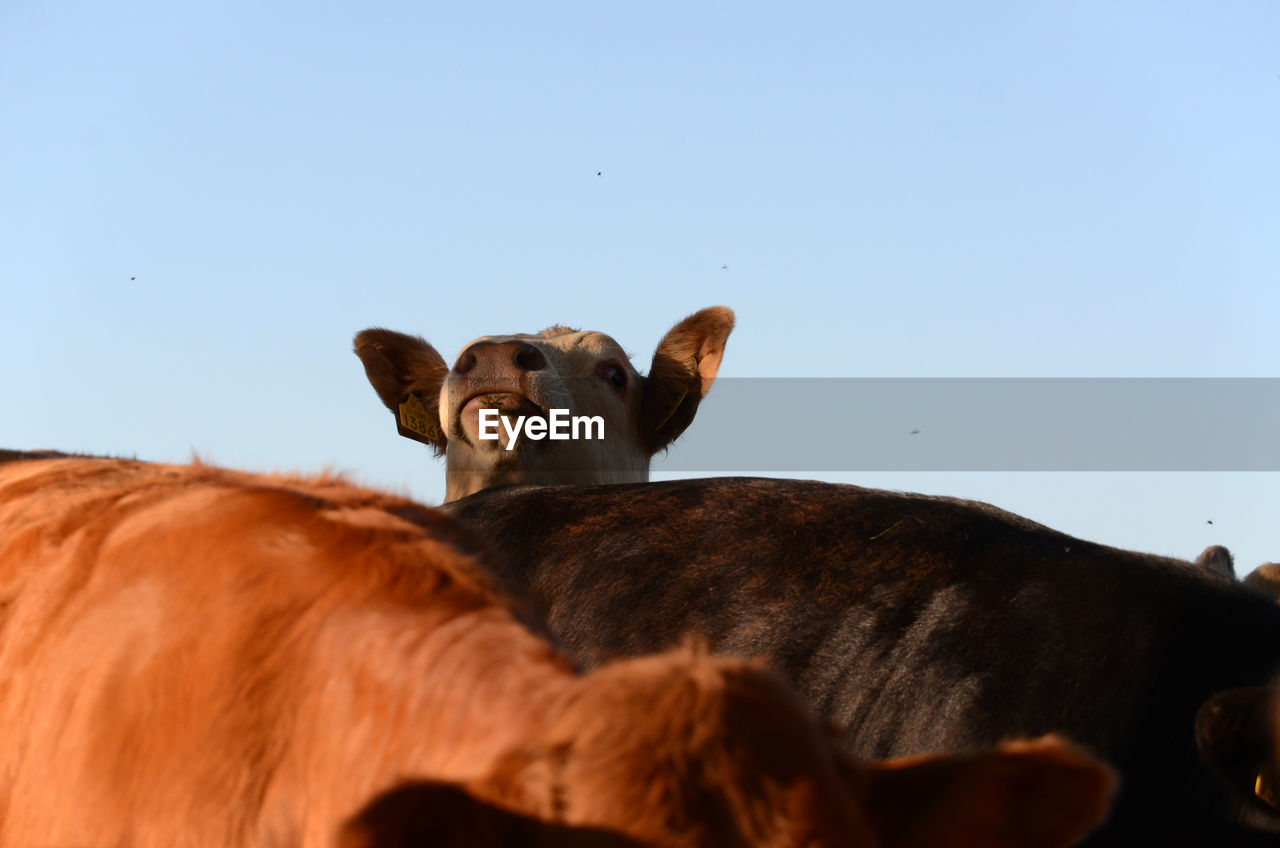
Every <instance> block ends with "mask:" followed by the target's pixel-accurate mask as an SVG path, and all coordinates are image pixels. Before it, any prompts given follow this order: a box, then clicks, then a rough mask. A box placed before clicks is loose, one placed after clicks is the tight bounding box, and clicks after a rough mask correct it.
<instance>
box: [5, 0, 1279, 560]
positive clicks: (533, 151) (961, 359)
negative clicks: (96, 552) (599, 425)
mask: <svg viewBox="0 0 1280 848" xmlns="http://www.w3.org/2000/svg"><path fill="white" fill-rule="evenodd" d="M615 6H618V8H615ZM0 115H3V121H2V123H0V161H3V162H4V163H5V164H4V166H3V167H0V197H3V200H2V201H0V287H2V293H3V298H2V300H0V303H3V306H0V445H3V446H6V447H15V448H56V449H61V450H70V451H84V452H91V453H101V454H110V455H124V456H137V457H139V458H143V459H150V460H159V461H173V462H183V461H187V460H188V459H190V458H191V457H192V455H193V454H198V455H199V456H200V457H202V458H204V459H205V460H207V461H210V462H215V463H218V464H225V465H230V466H235V467H241V468H248V469H255V470H272V469H283V470H302V471H318V470H321V469H337V470H342V471H346V472H348V473H349V474H350V475H351V476H352V477H353V478H354V479H356V480H357V481H359V482H362V483H366V484H370V485H376V486H380V487H383V488H389V489H392V490H395V491H398V492H404V493H409V494H411V495H413V496H415V497H417V498H419V499H421V500H424V501H426V502H429V503H436V502H439V501H440V500H441V498H442V497H443V493H444V471H443V465H442V463H441V461H439V460H435V459H433V458H432V457H431V456H430V452H429V451H428V450H427V449H426V448H425V447H423V446H422V445H419V444H417V443H414V442H410V441H408V440H405V439H401V438H399V437H398V436H397V435H396V432H395V426H394V422H393V420H392V418H391V415H390V413H389V412H388V411H387V410H386V409H385V408H383V407H382V406H381V404H380V403H379V402H378V400H377V398H376V397H375V395H374V393H373V391H372V389H371V388H370V387H369V385H368V383H367V382H366V380H365V377H364V373H363V370H362V368H361V367H360V364H359V362H358V360H356V358H355V357H354V355H352V353H351V338H352V336H353V335H354V334H355V333H356V332H357V331H358V330H360V329H363V328H365V327H370V326H384V327H391V328H393V329H398V330H402V331H406V332H412V333H417V334H421V335H423V336H425V337H426V338H427V339H428V340H429V341H431V342H432V343H433V344H434V345H435V346H436V347H437V348H438V349H439V350H441V351H442V352H443V353H444V354H445V356H446V358H450V357H452V356H453V355H454V354H456V352H457V351H458V350H459V349H460V348H461V347H462V346H463V345H464V344H465V343H466V342H467V341H469V340H471V339H473V338H475V337H477V336H480V335H485V334H493V333H509V332H536V331H537V330H539V329H541V328H543V327H545V326H548V325H551V324H557V323H560V324H569V325H572V326H578V327H584V328H591V329H597V330H602V331H605V332H608V333H610V334H611V335H613V336H614V337H615V338H616V339H618V341H619V342H621V343H622V345H623V346H624V347H625V348H626V349H627V350H628V351H630V352H632V354H633V357H634V362H635V364H636V365H637V367H639V368H640V369H641V370H642V371H643V370H647V367H648V361H649V359H650V357H651V356H652V351H653V348H654V346H655V345H656V344H657V342H658V340H659V339H660V338H661V337H662V335H663V333H665V332H666V330H667V329H669V328H670V327H671V326H672V325H673V324H674V323H675V322H676V321H678V320H679V319H680V318H682V317H683V316H685V315H688V314H689V313H691V312H693V311H695V310H696V309H699V308H701V307H704V306H710V305H714V304H724V305H727V306H730V307H732V308H733V309H734V310H735V312H736V314H737V328H736V329H735V331H734V333H733V336H732V337H731V339H730V341H729V345H728V349H727V353H726V356H725V360H724V364H723V367H722V369H721V372H720V373H721V377H722V378H723V379H735V378H764V377H767V378H784V377H821V378H840V377H1026V378H1038V377H1089V378H1092V377H1099V378H1104V377H1210V378H1212V377H1280V367H1278V362H1277V360H1278V357H1280V353H1277V347H1276V345H1275V343H1274V340H1273V337H1272V332H1273V329H1274V324H1275V319H1276V316H1277V315H1278V314H1280V247H1278V245H1280V238H1278V237H1277V236H1278V234H1280V157H1277V151H1280V5H1277V4H1275V3H1274V2H1271V0H1256V2H1225V3H1216V4H1208V3H1188V2H1160V3H1155V2H1140V1H1139V0H1135V2H1125V3H1114V2H1103V1H1102V0H1084V1H1083V2H1078V3H1071V4H1053V5H1052V6H1051V5H1050V4H1027V3H1017V2H972V3H966V4H954V3H942V2H910V0H908V2H901V3H892V4H891V3H880V2H877V3H807V2H796V3H787V4H781V3H776V4H775V3H763V2H754V0H738V1H737V2H708V3H698V2H681V3H668V2H650V3H646V4H627V5H626V7H621V4H598V3H558V2H546V3H538V4H529V3H508V2H489V3H485V4H461V3H451V4H440V3H432V2H426V3H424V2H419V3H402V2H366V3H360V4H354V3H350V4H339V3H324V2H314V0H313V2H308V3H305V4H304V3H294V2H281V3H270V2H258V0H255V2H252V3H248V2H227V0H218V2H216V3H204V2H192V3H146V2H132V0H120V2H115V3H111V4H102V3H69V2H68V3H64V2H57V1H56V0H52V2H28V0H10V2H6V3H4V4H2V5H0ZM715 397H716V396H715V392H714V389H713V392H712V394H711V396H710V397H709V398H708V400H707V401H706V402H707V403H708V404H711V403H714V402H715ZM808 412H810V411H809V410H803V409H795V410H776V409H774V410H761V411H760V418H759V420H757V421H754V422H746V423H745V424H744V426H753V427H758V428H761V429H762V431H763V432H768V427H769V425H768V420H769V417H770V416H773V415H803V414H807V413H808ZM1278 423H1280V422H1278ZM697 426H698V422H696V421H695V422H694V424H693V427H695V428H696V427H697ZM1232 426H1233V422H1231V421H1229V420H1226V421H1223V422H1222V431H1221V433H1220V434H1217V435H1218V437H1220V438H1223V439H1230V438H1231V432H1232ZM664 461H666V462H669V460H663V459H661V458H660V459H659V460H658V461H657V462H656V463H655V466H654V468H655V477H656V478H664V479H665V478H668V477H672V476H683V475H682V474H681V473H680V472H679V471H678V470H676V471H666V472H664V471H663V470H662V469H663V463H664ZM753 470H754V469H753V468H752V467H751V456H750V455H744V456H743V466H742V468H741V472H742V473H750V472H752V471H753ZM803 476H806V477H813V478H820V479H831V480H837V481H841V482H853V483H860V484H863V485H872V486H878V487H884V488H893V489H905V490H910V491H928V492H936V493H941V494H949V495H955V496H960V497H970V498H976V499H980V500H986V501H988V502H991V503H995V504H997V505H999V506H1001V507H1004V508H1006V509H1010V510H1012V511H1014V512H1018V513H1021V514H1024V515H1027V516H1029V517H1031V518H1034V519H1036V520H1038V521H1041V522H1043V523H1046V524H1049V525H1050V526H1053V527H1056V528H1058V529H1061V530H1064V531H1067V532H1070V533H1072V534H1075V535H1077V536H1081V537H1084V538H1087V539H1091V540H1094V541H1099V542H1104V543H1107V544H1112V545H1117V546H1121V547H1128V548H1135V549H1139V550H1145V551H1152V552H1157V553H1165V554H1172V555H1176V556H1181V557H1193V556H1194V555H1195V554H1196V553H1198V552H1199V551H1200V550H1201V549H1202V548H1203V547H1205V546H1206V545H1209V544H1225V545H1227V546H1228V547H1229V548H1231V549H1232V551H1233V552H1234V553H1235V554H1236V557H1237V570H1238V571H1240V572H1242V573H1243V572H1246V571H1248V570H1250V569H1251V568H1253V567H1254V566H1256V565H1257V564H1259V563H1261V562H1263V561H1267V560H1271V559H1280V532H1277V530H1276V516H1277V513H1280V474H1277V473H1263V472H1197V473H1180V472H1173V471H1166V472H1147V473H1118V472H1113V473H1081V472H1058V473H1034V472H1018V473H995V472H987V473H967V472H966V473H961V472H947V473H942V472H937V473H933V472H910V473H907V472H892V471H878V472H875V473H857V472H848V471H847V470H844V469H840V468H833V469H829V470H823V469H818V470H813V469H807V470H805V471H804V473H803ZM1210 522H1212V523H1210Z"/></svg>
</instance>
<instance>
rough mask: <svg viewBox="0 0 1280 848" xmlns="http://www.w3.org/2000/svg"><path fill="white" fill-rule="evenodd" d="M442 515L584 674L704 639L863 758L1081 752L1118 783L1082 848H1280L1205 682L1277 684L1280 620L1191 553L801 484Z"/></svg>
mask: <svg viewBox="0 0 1280 848" xmlns="http://www.w3.org/2000/svg"><path fill="white" fill-rule="evenodd" d="M449 508H450V509H451V510H452V511H453V512H454V513H455V514H457V515H460V516H462V517H464V518H466V519H468V520H469V521H471V522H473V523H474V524H475V525H477V526H478V527H480V528H481V529H482V530H484V531H485V532H486V533H487V534H489V535H490V536H491V538H492V539H493V541H495V542H496V544H497V546H498V547H499V548H500V549H502V550H503V551H504V552H505V554H506V555H507V557H508V558H509V565H508V566H506V567H507V568H509V569H510V571H509V573H508V574H507V575H506V576H507V577H508V578H510V579H512V580H513V581H514V582H515V583H516V584H518V585H520V586H522V587H523V588H524V590H525V591H526V592H527V594H528V596H529V597H530V599H531V600H532V601H533V603H534V606H535V607H537V608H538V609H539V610H541V611H542V612H543V613H544V614H545V615H546V617H547V619H548V620H549V623H550V625H551V628H552V630H553V631H554V632H555V633H556V635H557V636H558V637H559V638H560V639H561V640H562V641H563V642H564V643H565V644H566V645H567V646H568V647H569V649H570V650H571V651H572V652H573V653H574V654H575V655H576V657H577V658H578V659H579V660H580V661H583V662H584V663H586V664H588V665H593V664H596V663H599V662H602V661H604V660H606V659H608V658H610V657H614V656H620V655H621V656H630V655H638V654H646V653H652V652H655V651H659V650H662V649H663V648H666V647H669V646H672V645H675V644H677V643H680V642H681V641H682V640H686V639H688V638H689V637H690V636H693V637H694V638H696V639H700V640H705V642H706V643H707V644H708V645H709V646H710V648H711V649H712V650H713V651H715V652H718V653H725V654H744V655H748V656H761V657H766V658H768V660H769V661H770V662H771V663H772V664H773V665H774V666H775V667H776V668H777V669H778V670H780V671H781V672H782V673H783V674H784V675H785V676H786V677H787V678H789V679H790V680H791V681H792V683H793V684H794V685H795V686H796V687H797V688H798V689H799V691H800V692H801V693H802V695H803V697H804V698H805V700H807V701H808V703H809V705H810V706H811V707H812V708H813V709H814V710H815V711H816V712H817V713H818V714H819V715H820V716H821V717H822V718H825V719H826V720H828V721H830V722H831V723H832V724H833V725H834V726H835V727H836V728H837V729H838V730H839V731H841V732H843V733H844V734H845V736H844V739H845V746H846V747H847V748H848V750H849V751H851V752H853V753H856V754H858V755H860V756H862V757H867V758H882V757H889V756H903V755H909V754H915V753H919V752H925V751H932V750H951V751H975V750H978V749H980V748H984V747H987V746H990V745H992V744H994V743H996V742H998V741H999V740H1001V739H1005V738H1009V737H1015V736H1035V735H1039V734H1044V733H1050V732H1054V733H1060V734H1063V735H1065V736H1067V737H1069V738H1072V739H1075V740H1077V741H1079V742H1082V743H1083V744H1085V745H1086V746H1089V747H1091V748H1092V750H1094V751H1095V752H1096V753H1098V754H1100V755H1101V756H1103V757H1104V758H1106V759H1108V760H1110V761H1111V762H1112V763H1113V764H1114V765H1115V766H1116V767H1117V768H1118V770H1119V771H1120V774H1121V780H1122V791H1121V795H1120V798H1119V802H1118V804H1117V806H1116V808H1115V811H1114V814H1113V818H1112V820H1111V823H1110V825H1108V826H1106V827H1104V828H1103V829H1102V830H1101V831H1099V832H1098V833H1097V835H1096V836H1095V837H1094V839H1093V840H1091V841H1090V842H1089V843H1088V844H1091V845H1094V844H1096V845H1137V844H1155V843H1156V840H1160V841H1162V842H1164V844H1179V845H1181V844H1187V845H1192V844H1202V845H1214V846H1221V845H1253V844H1259V845H1261V844H1276V842H1277V840H1280V836H1277V835H1276V834H1275V833H1274V832H1273V833H1266V832H1265V831H1267V830H1271V831H1276V830H1280V815H1277V813H1276V812H1275V810H1273V809H1270V808H1267V807H1265V806H1264V805H1263V804H1261V803H1260V802H1258V801H1257V800H1256V799H1254V798H1253V785H1252V783H1251V782H1249V780H1250V778H1249V775H1248V774H1242V776H1241V777H1240V778H1239V779H1238V780H1236V781H1234V782H1233V783H1232V785H1231V786H1228V785H1227V783H1226V781H1225V780H1224V779H1223V778H1222V777H1220V776H1219V774H1224V775H1229V774H1230V769H1223V768H1216V769H1215V768H1211V767H1209V766H1208V765H1206V763H1205V762H1204V761H1203V759H1202V758H1201V756H1200V754H1199V753H1198V751H1197V747H1196V733H1197V729H1196V720H1197V711H1198V710H1199V709H1200V707H1201V706H1202V705H1203V704H1205V702H1206V701H1207V700H1208V699H1210V698H1211V697H1212V696H1213V695H1214V694H1215V693H1217V692H1219V691H1221V690H1225V689H1229V688H1234V687H1246V686H1266V685H1269V684H1271V683H1272V682H1273V672H1274V671H1275V670H1276V669H1277V668H1280V608H1277V606H1276V605H1275V604H1274V602H1271V601H1268V600H1266V599H1264V598H1262V597H1260V596H1257V595H1255V594H1254V593H1252V592H1250V591H1249V590H1247V589H1245V588H1243V587H1241V586H1239V585H1236V584H1232V583H1229V582H1227V581H1225V580H1222V579H1221V578H1220V577H1218V576H1216V575H1214V574H1211V573H1208V572H1207V570H1206V569H1203V568H1200V567H1197V566H1195V565H1193V564H1191V563H1188V562H1182V561H1178V560H1173V559H1166V558H1163V557H1157V556H1150V555H1144V554H1139V553H1133V552H1130V551H1123V550H1117V549H1115V548H1109V547H1104V546H1102V545H1096V544H1091V543H1089V542H1084V541H1081V540H1079V539H1075V538H1072V537H1070V536H1067V535H1064V534H1062V533H1059V532H1056V531H1054V530H1051V529H1049V528H1047V527H1044V526H1041V525H1039V524H1035V523H1033V522H1031V521H1028V520H1026V519H1023V518H1020V517H1018V516H1016V515H1012V514H1010V513H1007V512H1003V511H1001V510H998V509H995V508H994V507H991V506H988V505H986V504H981V503H977V502H973V501H963V500H955V499H948V498H936V497H926V496H921V495H910V494H902V493H897V492H887V491H877V490H871V489H863V488H858V487H854V486H838V485H828V484H822V483H813V482H804V481H794V480H774V479H752V478H716V479H702V480H683V481H675V482H667V483H647V484H635V485H632V484H628V485H612V486H611V485H601V486H559V487H546V488H535V487H517V488H508V489H497V490H490V491H485V492H480V493H478V494H475V495H472V496H470V497H468V498H464V499H462V500H460V501H457V502H455V503H453V504H450V505H449ZM1224 732H1225V733H1230V732H1231V730H1230V728H1228V730H1226V731H1224ZM1214 738H1217V737H1214ZM1218 749H1221V750H1228V749H1230V746H1229V745H1226V744H1225V743H1223V744H1221V745H1219V746H1218ZM1215 750H1217V749H1215ZM1209 754H1212V752H1208V754H1207V755H1209ZM1257 756H1258V757H1259V758H1260V760H1259V761H1261V760H1267V761H1268V762H1273V761H1274V759H1275V758H1276V752H1275V751H1269V752H1267V751H1261V752H1257ZM1273 764H1274V763H1273ZM1268 767H1271V766H1268ZM1237 771H1239V770H1238V769H1237ZM1245 771H1246V772H1247V771H1248V770H1247V769H1246V770H1245ZM1242 781H1243V782H1246V783H1248V785H1247V786H1244V785H1241V782H1242Z"/></svg>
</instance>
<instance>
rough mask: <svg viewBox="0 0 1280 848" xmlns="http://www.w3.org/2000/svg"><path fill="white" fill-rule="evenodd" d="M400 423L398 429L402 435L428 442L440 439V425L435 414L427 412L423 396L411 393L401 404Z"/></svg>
mask: <svg viewBox="0 0 1280 848" xmlns="http://www.w3.org/2000/svg"><path fill="white" fill-rule="evenodd" d="M398 423H399V425H400V426H399V427H398V428H397V429H399V431H400V435H402V436H406V437H408V438H410V439H416V440H417V441H419V442H427V443H428V444H430V443H432V442H438V441H440V425H439V423H437V422H436V420H435V416H433V415H431V414H430V413H429V412H427V408H426V406H424V405H423V403H422V398H420V397H418V396H417V395H409V397H408V399H407V400H405V402H404V403H402V404H400V415H399V419H398Z"/></svg>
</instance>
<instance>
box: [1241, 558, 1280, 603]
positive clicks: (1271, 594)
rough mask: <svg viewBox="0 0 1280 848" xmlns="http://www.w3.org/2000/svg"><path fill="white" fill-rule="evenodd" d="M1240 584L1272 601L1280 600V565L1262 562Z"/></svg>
mask: <svg viewBox="0 0 1280 848" xmlns="http://www.w3.org/2000/svg"><path fill="white" fill-rule="evenodd" d="M1241 582H1242V583H1244V585H1246V586H1248V587H1249V588H1250V589H1253V590H1254V591H1255V592H1258V593H1259V594H1262V595H1264V596H1265V597H1268V598H1271V599H1272V600H1273V601H1274V600H1280V563H1277V562H1264V563H1263V564H1262V565H1260V566H1258V567H1257V568H1255V569H1254V570H1253V571H1251V572H1249V573H1248V574H1246V575H1245V577H1244V580H1242V581H1241Z"/></svg>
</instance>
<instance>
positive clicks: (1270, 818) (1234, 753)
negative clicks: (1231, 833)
mask: <svg viewBox="0 0 1280 848" xmlns="http://www.w3.org/2000/svg"><path fill="white" fill-rule="evenodd" d="M1195 730H1196V746H1197V747H1198V748H1199V750H1200V756H1201V757H1202V758H1203V759H1204V760H1205V761H1206V762H1207V763H1209V765H1210V766H1211V767H1212V768H1213V769H1214V771H1216V772H1217V773H1218V775H1219V776H1220V777H1221V778H1222V779H1224V780H1225V781H1226V783H1227V785H1228V786H1229V787H1230V788H1231V790H1232V798H1233V800H1235V801H1236V802H1237V803H1239V804H1240V805H1241V806H1242V807H1243V813H1242V816H1241V817H1242V818H1243V819H1245V820H1246V822H1247V823H1248V824H1250V825H1251V826H1254V827H1258V828H1263V829H1267V830H1271V831H1276V830H1280V687H1276V686H1260V687H1250V688H1240V689H1227V690H1224V691H1222V692H1218V693H1217V694H1215V695H1214V696H1213V697H1211V698H1209V699H1208V700H1207V701H1205V702H1204V704H1202V705H1201V707H1200V710H1199V712H1198V713H1197V714H1196V726H1195Z"/></svg>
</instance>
